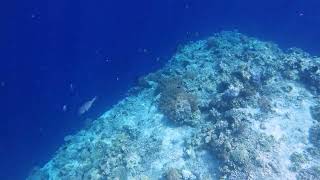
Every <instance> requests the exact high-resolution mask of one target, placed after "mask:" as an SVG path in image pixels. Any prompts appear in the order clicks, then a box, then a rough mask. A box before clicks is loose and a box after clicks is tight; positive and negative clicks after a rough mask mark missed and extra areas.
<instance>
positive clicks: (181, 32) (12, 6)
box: [0, 0, 320, 180]
mask: <svg viewBox="0 0 320 180" xmlns="http://www.w3.org/2000/svg"><path fill="white" fill-rule="evenodd" d="M319 5H320V2H317V1H315V0H309V1H301V0H291V1H289V0H286V1H267V2H258V1H251V0H250V1H245V2H244V1H241V2H240V1H235V0H227V1H217V0H199V1H195V0H165V1H156V0H149V1H124V0H123V1H115V0H108V1H102V0H100V1H95V2H94V1H76V2H75V1H63V2H62V1H61V2H60V1H33V2H19V3H15V2H7V4H6V5H5V6H3V11H1V13H2V17H1V24H2V26H1V30H0V31H1V35H0V37H1V43H0V45H1V50H0V51H1V65H0V82H1V86H0V98H1V104H0V106H1V108H0V112H1V113H0V114H1V118H0V120H1V123H0V128H1V129H0V135H1V136H0V137H1V143H0V144H1V146H0V159H1V161H0V165H1V167H0V179H10V180H11V179H12V180H14V179H24V178H25V177H26V176H27V175H28V173H29V171H30V170H31V169H32V167H34V166H36V165H43V164H44V163H45V162H46V161H48V160H49V159H50V157H52V155H53V154H54V152H55V151H56V150H57V148H58V147H59V146H60V145H61V144H62V143H63V138H64V137H65V136H66V135H68V134H71V133H74V132H76V131H78V130H79V129H81V128H83V127H84V126H85V124H86V122H87V121H88V120H87V118H96V117H98V116H99V115H100V114H101V113H103V112H104V111H105V110H107V109H108V108H110V107H111V106H112V104H114V103H116V102H117V101H118V100H120V99H121V98H123V97H125V96H126V91H127V90H128V88H130V87H131V86H134V85H135V83H136V81H137V78H138V77H139V76H142V75H144V74H146V73H148V72H152V71H155V70H156V69H158V68H160V67H162V66H163V65H164V64H165V63H166V61H167V60H168V59H169V58H170V56H171V55H172V54H173V53H174V52H175V50H176V47H177V46H178V45H179V44H181V43H184V42H188V41H190V40H196V39H201V38H203V37H207V36H209V35H210V34H212V33H214V32H218V31H221V30H233V29H238V30H239V31H240V32H242V33H245V34H248V35H250V36H255V37H258V38H260V39H263V40H268V41H273V42H276V43H277V44H279V45H280V46H281V47H282V48H287V47H292V46H297V47H299V48H302V49H304V50H306V51H308V52H310V53H312V54H315V55H319V54H320V53H319V52H320V46H319V42H318V39H320V11H319V7H320V6H319ZM94 96H97V97H98V99H97V101H96V103H95V104H94V107H93V108H92V109H91V110H90V111H89V112H88V113H87V114H85V116H81V117H79V116H78V114H77V110H78V107H79V106H80V105H81V104H82V103H83V102H84V101H87V100H89V99H91V98H93V97H94ZM63 107H65V109H63Z"/></svg>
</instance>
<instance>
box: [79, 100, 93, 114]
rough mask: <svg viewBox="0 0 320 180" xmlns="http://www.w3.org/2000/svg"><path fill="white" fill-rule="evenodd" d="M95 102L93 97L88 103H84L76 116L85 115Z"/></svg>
mask: <svg viewBox="0 0 320 180" xmlns="http://www.w3.org/2000/svg"><path fill="white" fill-rule="evenodd" d="M96 100H97V96H95V97H94V98H92V99H91V100H89V101H87V102H85V103H84V104H82V106H81V107H80V108H79V110H78V114H79V115H82V114H84V113H86V112H87V111H89V109H90V108H91V107H92V105H93V103H94V102H95V101H96Z"/></svg>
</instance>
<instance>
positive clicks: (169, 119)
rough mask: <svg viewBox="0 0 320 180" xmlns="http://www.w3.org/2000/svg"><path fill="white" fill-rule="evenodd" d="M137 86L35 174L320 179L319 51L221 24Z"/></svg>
mask: <svg viewBox="0 0 320 180" xmlns="http://www.w3.org/2000/svg"><path fill="white" fill-rule="evenodd" d="M139 85H140V86H139V87H135V88H132V90H131V91H130V92H134V93H132V94H131V95H129V96H128V97H126V98H125V99H124V100H122V101H120V102H119V103H118V104H117V105H115V106H114V107H113V108H112V109H110V110H109V111H107V112H105V113H104V114H103V115H102V116H101V117H100V118H99V119H97V120H96V121H93V123H92V125H91V126H90V127H89V128H88V129H85V130H82V131H80V132H79V133H77V134H75V135H72V136H68V137H66V138H65V140H66V144H65V145H64V146H62V147H61V148H60V149H59V150H58V152H57V153H56V155H55V156H54V157H53V158H52V159H51V160H50V161H49V162H48V163H47V164H45V165H44V166H43V167H42V168H39V169H37V170H35V171H33V172H32V175H30V177H29V179H37V178H38V179H41V178H42V179H43V178H44V179H50V180H54V179H97V180H103V179H174V180H176V179H184V180H191V179H206V180H209V179H213V180H215V179H230V180H239V179H257V180H260V179H279V180H280V179H297V180H302V179H310V180H313V179H319V177H320V171H319V163H318V162H319V161H320V125H319V123H320V122H319V121H320V119H319V117H320V108H319V102H320V101H319V93H320V58H317V57H313V56H311V55H309V54H308V53H306V52H304V51H302V50H300V49H297V48H291V49H289V50H287V51H282V50H281V49H280V48H278V47H277V45H275V44H273V43H270V42H263V41H259V40H257V39H255V38H250V37H247V36H245V35H243V34H241V33H238V32H236V31H223V32H220V33H216V34H214V35H213V36H212V37H209V38H208V39H206V40H200V41H196V42H190V43H188V44H186V45H183V46H180V47H179V49H178V51H177V52H176V54H175V55H174V56H173V57H172V58H171V59H170V60H169V61H168V63H167V65H166V66H165V67H163V68H162V69H160V70H159V71H157V72H154V73H151V74H149V75H147V76H146V77H143V78H140V79H139ZM172 125H173V126H172Z"/></svg>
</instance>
